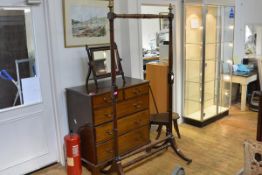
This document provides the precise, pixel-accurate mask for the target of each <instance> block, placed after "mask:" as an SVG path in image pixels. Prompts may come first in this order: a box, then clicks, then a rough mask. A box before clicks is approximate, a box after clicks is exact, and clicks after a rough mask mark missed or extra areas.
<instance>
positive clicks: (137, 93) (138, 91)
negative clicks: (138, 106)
mask: <svg viewBox="0 0 262 175" xmlns="http://www.w3.org/2000/svg"><path fill="white" fill-rule="evenodd" d="M133 93H134V94H136V95H139V94H140V93H141V90H140V89H134V90H133Z"/></svg>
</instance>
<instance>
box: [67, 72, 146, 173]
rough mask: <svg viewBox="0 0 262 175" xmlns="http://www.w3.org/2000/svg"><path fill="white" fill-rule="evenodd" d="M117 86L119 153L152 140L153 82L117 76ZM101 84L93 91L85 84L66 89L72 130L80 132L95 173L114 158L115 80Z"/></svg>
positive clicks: (84, 155)
mask: <svg viewBox="0 0 262 175" xmlns="http://www.w3.org/2000/svg"><path fill="white" fill-rule="evenodd" d="M117 86H118V88H119V91H118V92H119V93H118V97H117V107H116V110H117V118H118V121H117V122H118V130H119V135H118V139H119V152H120V154H121V155H124V154H127V153H129V152H131V151H134V150H135V149H137V148H140V147H142V146H144V145H146V144H148V143H149V142H150V139H149V84H148V81H144V80H138V79H133V78H128V77H126V84H125V85H124V86H123V85H122V79H117ZM98 87H99V90H98V92H96V93H91V94H88V92H87V91H86V88H85V86H79V87H74V88H68V89H67V90H66V96H67V109H68V121H69V129H70V130H71V131H73V132H75V133H78V134H79V135H80V138H81V155H82V160H83V161H84V162H85V163H86V164H87V168H88V169H89V170H90V171H91V172H92V174H93V175H98V174H100V172H99V170H100V169H101V168H102V167H103V166H104V165H106V164H107V163H108V162H110V161H111V160H112V159H113V130H112V129H113V119H112V99H111V80H104V81H101V82H99V83H98ZM92 89H95V87H94V85H93V84H92V85H90V86H89V91H92Z"/></svg>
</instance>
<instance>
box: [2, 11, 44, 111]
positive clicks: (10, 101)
mask: <svg viewBox="0 0 262 175" xmlns="http://www.w3.org/2000/svg"><path fill="white" fill-rule="evenodd" d="M31 15H32V14H31V10H30V8H26V7H21V8H17V7H15V8H11V7H0V37H1V39H0V111H1V110H3V109H6V108H11V107H15V106H19V105H29V104H33V103H38V102H41V100H42V97H41V90H40V83H39V77H38V71H37V66H36V60H35V47H34V36H33V30H32V16H31Z"/></svg>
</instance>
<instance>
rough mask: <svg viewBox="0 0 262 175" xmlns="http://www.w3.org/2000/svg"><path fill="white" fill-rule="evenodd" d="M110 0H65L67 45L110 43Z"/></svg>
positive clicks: (65, 35)
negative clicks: (108, 14) (108, 8)
mask: <svg viewBox="0 0 262 175" xmlns="http://www.w3.org/2000/svg"><path fill="white" fill-rule="evenodd" d="M107 5H108V1H104V0H63V16H64V42H65V47H66V48H70V47H85V45H89V46H92V45H106V44H108V43H109V22H108V19H107V13H108V11H107Z"/></svg>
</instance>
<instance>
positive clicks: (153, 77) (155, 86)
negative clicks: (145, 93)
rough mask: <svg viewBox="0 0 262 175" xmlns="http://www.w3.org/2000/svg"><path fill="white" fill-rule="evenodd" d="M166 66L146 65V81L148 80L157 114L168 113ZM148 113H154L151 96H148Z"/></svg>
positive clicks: (157, 64) (161, 64)
mask: <svg viewBox="0 0 262 175" xmlns="http://www.w3.org/2000/svg"><path fill="white" fill-rule="evenodd" d="M167 75H168V64H167V63H148V64H146V80H149V82H150V86H151V88H152V91H153V94H154V97H155V100H156V104H157V108H158V111H159V112H167V111H168V79H167ZM149 96H150V97H149V99H150V100H149V101H150V102H149V104H150V113H156V110H155V107H154V103H153V99H152V95H151V94H150V95H149Z"/></svg>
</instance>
